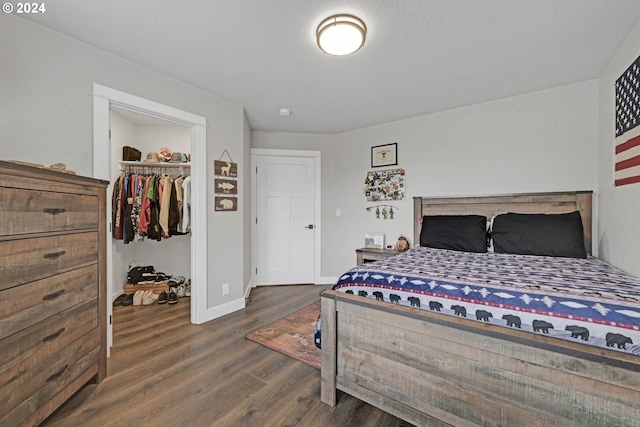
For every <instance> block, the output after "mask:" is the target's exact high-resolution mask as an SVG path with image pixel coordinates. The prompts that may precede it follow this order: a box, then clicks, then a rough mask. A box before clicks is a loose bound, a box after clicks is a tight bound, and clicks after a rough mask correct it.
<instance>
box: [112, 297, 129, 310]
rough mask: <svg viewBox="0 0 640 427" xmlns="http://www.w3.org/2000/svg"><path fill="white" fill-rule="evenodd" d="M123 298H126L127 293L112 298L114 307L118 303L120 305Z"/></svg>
mask: <svg viewBox="0 0 640 427" xmlns="http://www.w3.org/2000/svg"><path fill="white" fill-rule="evenodd" d="M125 299H127V294H120V295H118V298H116V299H115V300H113V306H114V307H116V306H118V305H122V303H123V302H124V300H125Z"/></svg>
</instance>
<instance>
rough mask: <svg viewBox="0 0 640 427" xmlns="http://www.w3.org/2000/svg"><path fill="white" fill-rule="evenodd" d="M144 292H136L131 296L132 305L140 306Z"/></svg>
mask: <svg viewBox="0 0 640 427" xmlns="http://www.w3.org/2000/svg"><path fill="white" fill-rule="evenodd" d="M145 292H146V291H143V290H139V291H136V293H135V294H133V305H142V296H143V295H144V293H145Z"/></svg>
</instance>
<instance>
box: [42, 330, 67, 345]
mask: <svg viewBox="0 0 640 427" xmlns="http://www.w3.org/2000/svg"><path fill="white" fill-rule="evenodd" d="M65 329H67V328H60V329H59V330H58V331H57V332H54V333H53V334H51V335H48V336H46V337H44V338H42V342H47V341H53V340H55V339H56V338H58V337H59V336H60V335H62V333H63V332H64V331H65Z"/></svg>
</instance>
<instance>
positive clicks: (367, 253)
mask: <svg viewBox="0 0 640 427" xmlns="http://www.w3.org/2000/svg"><path fill="white" fill-rule="evenodd" d="M399 253H400V251H397V250H395V249H375V248H360V249H356V262H357V263H358V264H357V265H361V264H365V263H367V262H373V261H379V260H381V259H385V258H389V257H390V256H394V255H398V254H399Z"/></svg>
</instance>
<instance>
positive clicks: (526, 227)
mask: <svg viewBox="0 0 640 427" xmlns="http://www.w3.org/2000/svg"><path fill="white" fill-rule="evenodd" d="M491 237H492V238H493V248H494V251H495V252H502V253H510V254H520V255H542V256H556V257H569V258H586V257H587V253H586V251H585V248H584V233H583V229H582V217H581V216H580V212H578V211H575V212H571V213H566V214H517V213H508V214H502V215H498V216H496V217H495V218H494V219H493V225H492V227H491Z"/></svg>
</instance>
